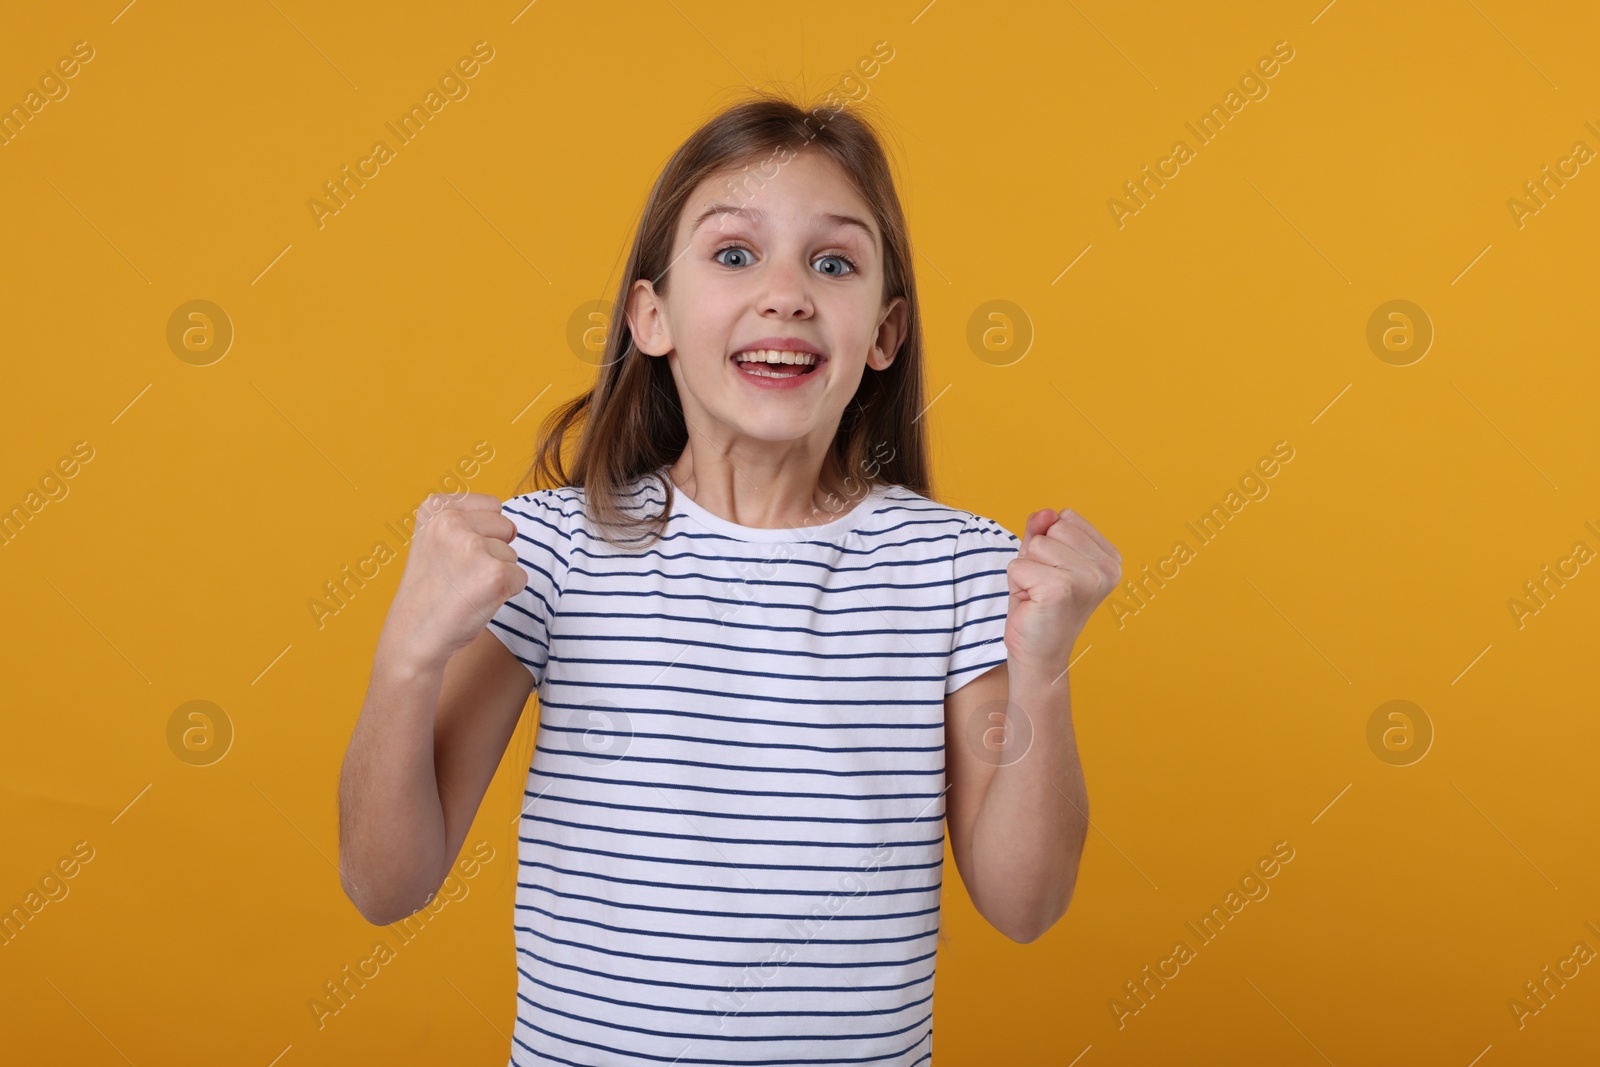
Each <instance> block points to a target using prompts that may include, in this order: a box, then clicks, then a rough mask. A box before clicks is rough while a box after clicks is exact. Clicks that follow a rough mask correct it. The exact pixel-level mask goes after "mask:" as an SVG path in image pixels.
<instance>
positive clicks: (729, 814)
mask: <svg viewBox="0 0 1600 1067" xmlns="http://www.w3.org/2000/svg"><path fill="white" fill-rule="evenodd" d="M522 795H523V796H527V795H528V792H527V790H523V792H522ZM935 795H937V794H935ZM535 799H537V800H556V801H560V802H561V803H563V804H581V805H583V806H584V807H592V808H614V809H617V810H619V811H653V812H656V813H658V814H661V815H698V816H699V817H700V818H702V819H749V820H753V821H756V822H826V823H849V824H853V825H857V826H860V825H867V826H873V825H880V824H884V823H903V822H938V821H939V820H940V819H943V818H944V816H943V815H918V816H915V817H913V818H909V819H848V818H845V817H844V816H830V815H751V814H749V813H747V812H742V811H741V812H733V811H688V810H685V809H683V808H674V807H666V808H653V807H650V806H648V805H645V804H618V803H615V802H613V801H609V800H579V799H578V798H577V797H558V796H551V795H550V794H549V793H540V794H539V795H538V796H537V797H536V798H535ZM524 814H526V812H524Z"/></svg>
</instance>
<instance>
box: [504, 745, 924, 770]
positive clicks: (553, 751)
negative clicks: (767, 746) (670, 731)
mask: <svg viewBox="0 0 1600 1067" xmlns="http://www.w3.org/2000/svg"><path fill="white" fill-rule="evenodd" d="M534 736H535V737H537V736H538V735H537V734H535V735H534ZM533 747H534V751H536V752H548V753H550V755H552V756H572V757H574V758H580V759H582V758H587V759H596V758H598V757H596V756H593V755H591V754H590V753H587V752H568V751H565V750H563V749H559V748H546V747H545V746H544V745H540V744H535V745H534V746H533ZM608 762H614V761H608ZM628 762H629V763H664V764H669V765H671V766H675V767H701V768H705V767H710V768H713V769H715V770H719V771H749V772H751V773H752V774H825V775H827V776H828V777H830V778H865V777H878V776H899V775H906V774H912V775H922V776H928V775H934V774H939V775H942V774H944V768H943V767H939V768H938V769H936V770H930V771H917V770H911V771H894V770H870V771H830V770H826V769H823V768H807V767H743V766H740V765H738V764H733V763H707V762H705V761H704V760H692V759H667V758H666V757H664V756H635V755H633V754H632V753H629V755H628Z"/></svg>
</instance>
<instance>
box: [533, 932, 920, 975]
mask: <svg viewBox="0 0 1600 1067" xmlns="http://www.w3.org/2000/svg"><path fill="white" fill-rule="evenodd" d="M512 929H513V930H521V931H522V932H523V933H525V934H532V935H533V936H534V937H537V938H539V939H541V940H544V941H549V942H551V943H552V944H556V945H566V946H567V947H568V948H581V949H583V950H584V951H585V952H598V953H600V954H601V955H602V956H622V957H625V958H627V959H632V960H649V961H650V962H651V963H681V964H684V965H686V966H689V967H762V966H765V965H766V964H768V963H770V962H771V961H770V960H694V959H688V958H686V957H683V956H652V955H650V954H649V953H645V952H624V951H622V950H621V949H617V948H601V947H600V946H599V945H587V944H584V943H583V942H582V941H567V940H564V939H563V938H559V937H554V936H552V935H550V934H547V933H545V932H543V931H542V930H535V929H534V928H533V927H531V926H522V925H520V924H518V925H516V926H513V927H512ZM839 943H840V942H834V941H823V942H819V944H825V945H831V944H839ZM935 952H937V946H935V949H934V951H933V952H924V953H923V954H922V955H920V956H912V957H911V958H910V959H905V960H847V961H845V962H843V963H817V962H814V961H805V962H802V961H800V960H788V961H787V962H785V963H784V964H783V966H784V967H820V968H823V969H825V970H860V969H864V968H867V967H909V966H911V965H912V964H913V963H921V962H922V961H923V960H931V959H933V957H934V955H935Z"/></svg>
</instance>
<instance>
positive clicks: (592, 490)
mask: <svg viewBox="0 0 1600 1067" xmlns="http://www.w3.org/2000/svg"><path fill="white" fill-rule="evenodd" d="M812 145H815V146H816V147H817V148H820V149H821V150H822V151H824V152H827V153H828V155H829V156H830V157H832V159H833V160H834V161H835V162H836V163H838V164H839V166H840V167H841V168H842V169H843V170H844V172H845V173H846V174H847V175H848V176H849V178H850V180H851V181H852V183H853V184H854V186H855V188H856V190H857V192H858V193H859V194H860V195H861V197H862V199H864V200H865V201H866V202H867V204H868V205H869V206H870V207H871V209H872V213H873V215H874V216H875V217H876V219H877V222H878V229H879V230H880V232H881V233H882V235H883V245H884V278H883V306H887V305H888V303H889V302H890V301H891V300H893V299H894V298H895V297H897V296H899V297H904V298H905V300H906V304H907V312H908V315H907V331H906V336H905V340H904V341H903V342H902V343H901V346H900V350H899V354H898V356H896V358H895V359H894V360H893V362H891V363H890V365H889V366H888V367H887V368H886V369H884V370H881V371H880V370H873V369H871V368H867V369H866V370H865V371H864V372H863V374H862V378H861V385H860V387H859V388H858V389H857V390H856V394H855V396H854V397H853V398H852V399H851V401H850V403H849V404H847V405H846V406H845V410H844V413H843V415H842V416H841V417H840V420H839V428H838V432H837V433H836V434H835V436H834V440H833V447H832V449H831V450H830V452H829V456H828V458H827V461H826V462H827V463H828V464H831V467H832V471H831V473H832V474H833V475H834V476H835V477H836V478H838V479H840V480H847V479H854V480H855V481H856V482H857V483H858V484H860V485H861V486H862V487H863V488H866V487H868V486H871V485H902V486H905V487H906V488H908V489H911V490H913V491H915V492H917V493H920V494H922V495H924V496H930V497H931V496H932V484H931V479H930V474H929V470H928V453H927V440H926V437H925V433H924V424H923V422H922V420H921V418H920V417H919V416H920V415H921V413H922V410H923V399H922V398H923V380H922V379H923V375H922V317H921V314H920V311H919V307H918V303H917V287H916V277H915V275H914V273H913V271H912V256H911V240H910V237H909V235H908V233H907V229H906V221H905V215H904V213H903V212H902V210H901V207H900V198H899V195H898V194H897V193H896V191H895V186H894V178H893V176H892V174H891V173H890V168H889V161H888V158H887V156H886V155H885V154H884V151H883V147H882V145H881V144H880V143H879V140H878V136H877V134H876V132H875V131H874V129H873V126H872V125H871V124H870V123H869V122H868V121H867V120H865V119H863V118H861V117H858V116H857V115H855V114H852V113H850V112H847V111H844V110H842V109H834V108H825V107H813V108H809V109H808V108H805V107H803V106H801V105H800V104H798V103H795V102H793V101H791V100H789V99H786V98H784V97H781V96H778V95H773V94H768V93H762V94H760V95H758V96H756V97H755V98H753V99H748V100H744V101H742V102H739V103H736V104H734V105H732V106H730V107H728V108H726V109H724V110H723V111H722V112H720V113H719V114H717V115H715V116H714V117H713V118H711V119H710V120H709V121H707V122H706V123H705V124H704V125H702V126H701V127H700V128H699V129H698V130H696V131H695V132H694V133H693V134H692V135H690V137H689V139H688V140H686V141H684V143H683V144H682V145H681V146H680V147H679V148H678V150H677V151H676V152H675V153H673V155H672V158H671V159H669V160H668V161H667V164H666V166H665V167H664V168H663V169H662V171H661V174H660V176H659V177H657V179H656V182H655V186H654V188H652V189H651V190H650V197H649V199H648V200H647V201H646V202H645V206H644V212H643V214H642V216H641V218H640V220H639V226H638V230H637V232H636V233H635V236H634V241H633V250H632V252H631V253H629V256H628V263H627V267H626V268H625V269H624V271H623V274H622V280H621V283H620V284H619V286H618V288H617V300H616V303H615V304H614V306H613V307H612V309H611V319H610V323H609V326H608V328H607V331H606V343H605V352H604V358H603V359H602V361H601V363H600V368H599V372H598V375H597V377H596V380H595V384H594V386H593V387H592V388H590V389H589V390H588V391H587V392H585V393H584V394H583V395H581V396H578V397H575V398H573V399H572V400H569V401H567V402H566V403H564V404H562V405H560V406H559V407H557V408H556V409H555V410H554V411H552V412H551V413H550V414H549V415H548V416H547V417H546V418H545V420H544V423H543V425H542V426H541V427H540V430H539V439H538V444H537V446H536V454H535V458H534V462H533V465H532V466H531V467H530V468H529V470H528V472H527V474H526V475H524V477H523V482H522V484H523V485H529V484H538V482H539V481H540V480H543V481H545V482H546V483H547V484H549V485H551V486H556V487H558V486H568V485H571V486H580V487H582V488H583V489H584V496H585V500H586V504H587V509H588V513H589V516H590V518H591V519H592V520H593V521H594V522H595V523H596V524H597V525H598V526H600V527H601V528H602V529H603V530H604V529H607V528H612V529H623V530H628V529H634V530H637V529H640V528H641V527H642V528H643V529H644V531H645V532H646V533H647V534H648V535H650V536H649V539H650V541H653V540H654V538H656V537H659V536H661V534H662V533H663V532H664V530H665V527H666V522H667V516H668V515H669V514H670V513H671V508H672V491H673V486H672V483H671V481H670V479H666V478H662V479H661V481H662V483H663V484H662V492H663V495H664V496H665V497H666V506H665V507H664V508H662V509H661V510H660V511H659V512H657V513H655V514H654V515H651V516H648V517H644V518H640V517H638V516H637V515H636V514H629V513H628V512H626V511H625V510H624V507H625V502H624V501H623V499H622V497H621V494H622V492H623V490H624V489H625V487H626V486H628V485H629V484H630V483H632V482H633V481H634V480H635V479H637V478H639V477H640V476H641V475H645V474H650V473H652V472H655V471H657V470H659V469H660V468H661V467H663V466H667V465H670V464H671V463H673V462H674V461H676V460H677V458H678V456H679V455H680V454H681V453H682V452H683V449H684V448H685V447H686V446H687V445H688V442H689V434H688V427H687V425H686V424H685V421H684V416H683V408H682V405H681V403H680V401H679V398H678V389H677V383H676V382H675V381H674V380H673V378H672V369H671V367H670V366H668V364H667V361H666V360H665V359H655V358H651V357H650V356H647V355H645V354H644V353H643V352H641V351H640V350H639V349H638V347H637V346H636V345H635V344H634V342H633V334H632V331H631V330H630V329H629V327H628V320H627V302H628V292H629V289H630V288H631V287H632V285H633V283H634V281H635V280H637V279H640V278H649V279H654V280H655V287H656V292H657V293H661V294H664V293H665V292H666V289H667V285H668V284H669V280H670V271H669V270H668V268H669V267H670V266H671V257H672V245H673V240H674V237H675V234H676V230H677V226H678V221H679V216H680V214H681V213H682V210H683V207H684V205H685V203H686V202H687V200H688V198H689V195H690V193H692V192H693V191H694V189H695V188H696V187H697V186H698V185H699V184H700V183H701V182H702V181H703V180H705V179H706V177H707V176H708V175H711V174H715V173H717V172H718V171H721V170H725V169H730V168H732V167H736V166H738V165H739V163H740V162H746V166H745V167H744V169H743V171H741V172H740V175H739V176H738V177H737V178H730V179H729V186H730V191H731V187H732V186H733V185H734V183H735V182H736V181H738V182H749V181H755V182H757V183H761V182H764V181H770V180H771V177H772V176H771V175H769V176H767V177H765V178H763V177H762V175H761V174H760V173H759V171H760V170H761V169H763V168H765V167H766V166H767V165H769V164H771V165H774V166H781V164H782V163H784V162H788V160H790V159H792V158H793V157H794V154H795V153H796V152H798V151H799V150H800V149H803V148H806V147H809V146H812ZM748 161H759V162H758V164H757V167H756V172H755V173H752V168H751V166H750V165H749V162H748ZM890 354H891V355H893V353H890ZM579 420H581V421H582V428H581V434H580V436H579V438H578V445H577V454H576V455H575V456H574V458H573V460H572V466H571V467H570V468H568V467H567V466H566V464H565V463H564V461H563V458H562V448H563V445H564V444H565V442H566V440H567V437H568V435H569V434H570V433H571V431H572V430H573V427H574V426H575V425H576V424H577V423H578V422H579ZM608 540H609V537H608Z"/></svg>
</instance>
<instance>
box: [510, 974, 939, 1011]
mask: <svg viewBox="0 0 1600 1067" xmlns="http://www.w3.org/2000/svg"><path fill="white" fill-rule="evenodd" d="M517 970H518V971H520V972H521V973H522V974H524V975H527V978H528V981H530V982H533V983H535V984H536V985H542V986H544V987H545V988H546V989H549V990H553V991H554V992H557V993H565V994H567V995H569V996H574V997H584V998H586V999H588V1000H601V1001H605V1002H606V1003H607V1004H615V1005H617V1006H618V1007H622V1008H631V1009H634V1010H635V1011H667V1012H673V1013H674V1014H677V1015H729V1014H733V1015H748V1016H750V1017H751V1018H757V1019H768V1018H777V1017H779V1016H782V1017H785V1018H802V1017H804V1018H816V1017H820V1018H829V1019H831V1018H840V1017H845V1018H855V1017H858V1016H863V1015H893V1014H895V1013H896V1012H900V1011H905V1010H906V1009H907V1008H915V1007H916V1006H918V1005H919V1004H926V1003H927V1002H928V1001H930V1000H932V999H933V994H932V993H929V994H928V995H927V996H925V997H918V998H917V999H916V1000H912V1001H907V1002H906V1003H905V1004H902V1005H901V1006H900V1007H898V1008H882V1009H879V1008H865V1009H863V1010H861V1011H746V1010H744V1009H743V1008H740V1009H739V1010H737V1011H734V1012H725V1011H718V1010H717V1009H715V1008H679V1007H675V1006H669V1005H666V1004H640V1003H638V1002H637V1001H632V1000H618V999H617V998H616V997H602V996H601V995H600V994H599V993H586V992H584V991H583V990H581V989H568V988H567V987H566V986H559V985H555V984H553V983H550V982H545V981H542V980H540V979H538V978H535V977H534V976H533V975H531V974H528V972H527V971H524V970H522V968H521V967H518V968H517ZM765 991H766V987H764V986H757V987H755V988H754V989H750V988H748V987H740V988H738V989H736V990H729V991H728V992H730V993H734V992H737V993H745V992H756V993H761V992H765ZM517 999H519V1000H523V1001H526V1002H527V1003H528V1005H529V1006H530V1007H534V1008H541V1007H543V1006H544V1005H542V1004H540V1003H539V1002H538V1001H536V1000H534V999H533V998H532V997H528V996H524V995H523V994H522V993H518V994H517Z"/></svg>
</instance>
